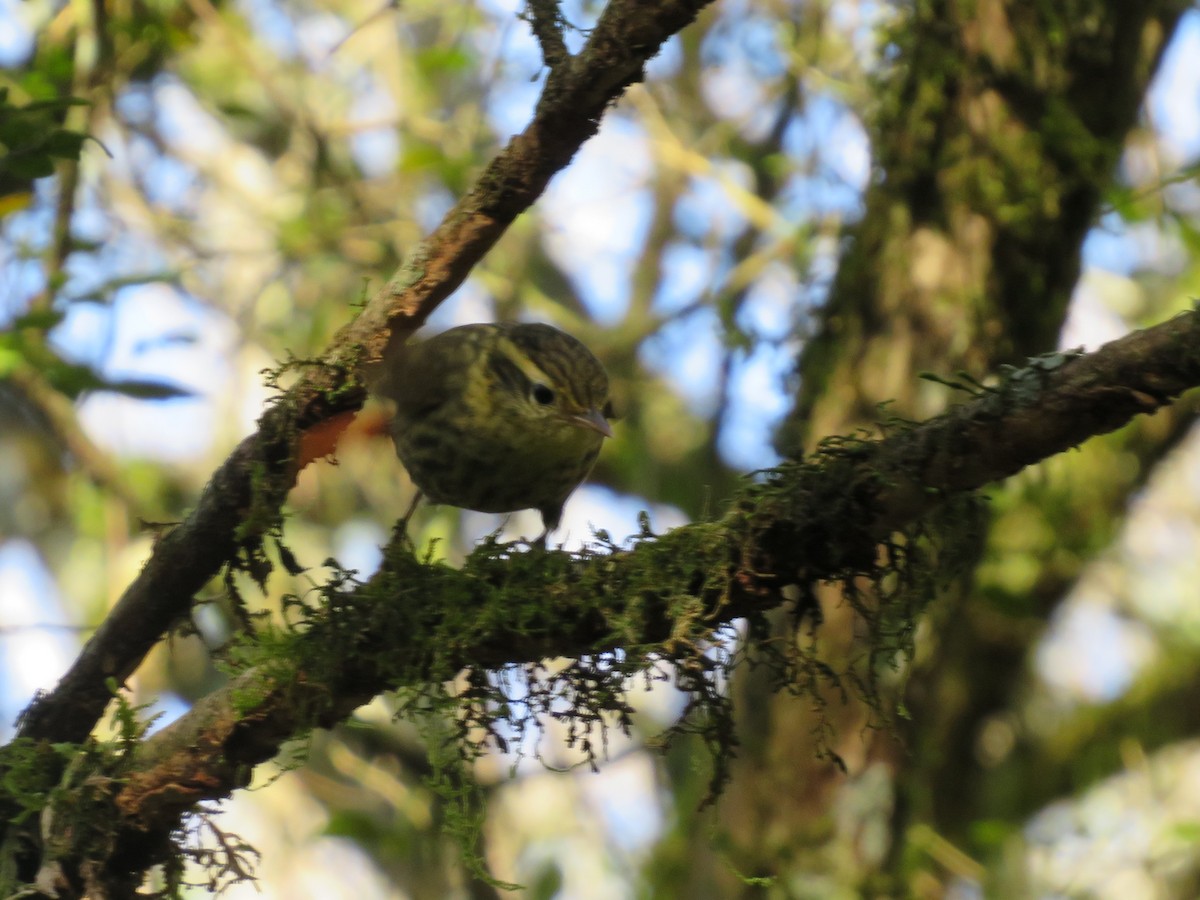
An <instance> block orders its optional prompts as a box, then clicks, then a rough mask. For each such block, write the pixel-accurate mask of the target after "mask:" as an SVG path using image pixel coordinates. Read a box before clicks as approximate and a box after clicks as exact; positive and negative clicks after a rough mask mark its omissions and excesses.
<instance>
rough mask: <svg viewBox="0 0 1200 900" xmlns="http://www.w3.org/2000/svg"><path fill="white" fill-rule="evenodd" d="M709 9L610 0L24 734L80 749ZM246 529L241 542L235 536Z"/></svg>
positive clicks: (178, 533)
mask: <svg viewBox="0 0 1200 900" xmlns="http://www.w3.org/2000/svg"><path fill="white" fill-rule="evenodd" d="M708 2H709V0H665V2H659V3H654V4H645V3H642V2H640V0H611V2H610V3H609V4H608V6H607V7H606V8H605V9H604V11H603V13H602V14H601V17H600V20H599V22H598V23H597V25H596V27H595V28H594V29H593V31H592V33H591V36H590V38H589V40H588V42H587V45H586V47H585V48H584V50H583V51H582V52H581V53H579V54H578V55H577V56H575V57H572V58H571V61H570V65H563V66H560V67H558V68H556V69H554V70H552V71H551V73H550V77H549V78H548V79H547V82H546V86H545V88H544V89H543V92H542V96H541V99H540V101H539V103H538V106H537V110H536V112H535V115H534V118H533V120H532V121H531V122H530V124H529V125H528V126H527V127H526V129H525V130H524V131H523V132H522V133H520V134H518V135H516V136H515V137H514V138H513V139H512V140H511V141H510V142H509V144H508V146H507V147H505V148H504V150H502V151H501V152H500V153H499V154H498V155H497V156H496V157H495V158H494V159H493V160H492V161H491V163H490V164H489V165H488V166H487V168H486V169H485V170H484V172H483V174H482V175H481V176H480V177H479V179H478V181H477V183H476V185H475V187H474V188H473V189H472V191H471V192H470V193H469V194H468V195H467V196H466V197H464V198H463V199H462V200H461V201H460V202H459V203H458V204H457V205H456V206H455V207H454V208H453V209H452V210H451V211H450V212H449V213H448V214H447V215H446V217H445V219H444V220H443V221H442V223H441V224H440V225H439V226H438V227H437V229H436V230H435V231H434V232H433V233H432V234H431V235H430V236H429V237H428V238H427V239H426V240H425V241H424V242H423V243H422V244H421V245H420V246H419V247H418V248H417V249H416V251H415V252H414V254H413V256H412V258H411V259H410V260H409V261H408V262H407V263H406V264H405V265H404V266H402V267H401V269H400V271H399V272H398V273H397V274H396V275H395V276H393V278H392V279H391V280H390V281H389V282H388V283H387V284H386V285H385V286H384V287H383V288H382V289H381V290H380V291H379V292H378V293H377V294H376V295H375V296H374V297H373V298H372V299H371V301H370V303H369V304H368V305H367V306H366V308H365V309H364V310H363V312H362V313H361V315H359V316H358V318H357V319H355V321H353V322H351V323H350V324H349V325H347V326H346V327H344V328H343V329H342V330H341V331H340V332H339V333H338V335H337V336H336V337H335V338H334V340H333V342H332V344H331V346H330V347H329V348H328V350H327V351H326V352H325V354H324V355H323V357H322V364H321V365H319V366H314V367H311V368H310V369H309V370H308V371H306V373H305V375H304V377H303V378H302V379H301V381H300V382H299V383H298V384H297V385H296V386H294V387H293V388H291V389H290V390H288V391H287V392H286V393H285V394H284V395H283V396H282V397H281V398H280V400H279V401H278V402H277V403H276V404H275V405H274V406H272V407H271V408H270V409H269V410H268V411H267V412H266V413H265V414H264V415H263V417H262V419H261V420H260V421H259V427H258V431H257V432H256V433H255V434H253V435H251V436H250V437H248V438H246V439H245V440H243V441H242V443H241V444H240V445H239V446H238V448H237V449H236V450H235V451H234V452H233V454H232V455H230V457H229V458H228V459H227V460H226V461H225V462H224V463H223V464H222V465H221V467H220V468H219V469H218V470H217V471H216V473H214V475H213V477H212V479H211V480H210V481H209V483H208V485H207V486H206V487H205V489H204V491H203V493H202V494H201V496H200V499H199V501H198V503H197V506H196V508H195V509H194V510H193V511H192V513H191V515H189V516H188V517H187V519H186V520H185V521H184V522H183V523H182V524H181V525H179V526H178V527H177V528H175V529H174V530H173V531H172V532H170V533H169V534H167V535H166V536H165V537H163V539H162V540H160V541H159V542H158V544H157V545H156V547H155V549H154V552H153V554H152V555H151V558H150V560H149V561H148V562H147V564H146V567H145V568H144V569H143V570H142V572H141V573H140V574H139V576H138V577H137V579H136V580H135V581H134V582H133V583H132V584H131V585H130V586H129V588H128V589H127V590H126V591H125V593H124V594H123V595H122V597H121V599H120V600H119V601H118V603H117V605H116V606H115V607H114V608H113V610H112V612H111V613H110V614H109V616H108V618H107V619H106V620H105V621H104V622H103V623H102V624H101V626H100V628H99V629H97V631H96V633H95V634H94V636H93V637H92V639H91V640H90V641H89V642H88V644H87V646H85V647H84V649H83V652H82V653H81V654H80V656H79V658H78V659H77V660H76V661H75V663H74V664H73V665H72V667H71V669H70V670H69V671H68V672H67V674H66V675H65V676H64V677H63V678H62V680H61V681H60V682H59V684H58V685H57V687H56V688H55V689H54V691H53V692H51V693H49V694H46V695H43V696H40V697H38V698H36V699H35V701H34V702H33V703H32V704H31V705H30V707H29V708H28V709H27V710H26V711H25V713H24V714H23V715H22V717H21V720H20V723H19V724H20V727H19V735H20V736H21V737H28V738H35V739H45V740H50V741H69V742H79V741H82V740H83V739H84V738H85V737H86V736H87V734H88V733H89V732H90V731H91V729H92V727H93V726H94V725H95V723H96V722H97V721H98V720H99V718H100V716H101V715H102V714H103V711H104V708H105V706H106V705H107V703H108V701H109V700H110V699H111V697H110V695H109V691H108V688H107V687H106V681H107V680H108V679H109V678H113V679H116V681H118V682H123V681H124V680H125V679H126V678H128V677H129V676H130V675H131V674H132V673H133V671H134V670H135V669H136V668H137V667H138V665H140V663H141V661H142V659H144V658H145V655H146V654H147V653H148V652H149V651H150V649H151V648H152V647H153V646H154V644H155V643H157V641H158V640H159V639H160V638H161V637H162V636H163V635H164V634H165V633H166V632H167V630H168V629H170V628H171V627H172V626H173V625H174V624H175V623H177V622H179V621H180V620H181V619H182V618H183V617H185V616H186V615H187V614H188V612H189V610H190V609H191V604H192V598H193V596H194V595H195V593H196V592H197V591H198V590H200V588H202V587H203V586H204V584H205V583H206V582H207V581H208V580H209V579H210V578H212V577H213V576H214V575H216V574H217V572H219V571H220V568H221V566H222V565H223V564H225V563H227V562H229V561H231V560H232V559H233V558H234V557H235V556H236V554H237V553H238V551H239V549H242V548H246V547H248V546H250V545H252V544H253V543H254V542H255V541H257V540H259V539H260V538H261V535H262V534H263V532H264V531H265V530H268V529H269V528H270V527H271V523H273V522H275V521H276V517H277V515H278V510H279V509H280V507H281V506H282V505H283V502H284V500H285V498H286V496H287V492H288V491H289V490H290V489H291V487H292V485H293V483H294V481H295V475H296V470H297V465H296V463H295V460H296V459H297V452H296V447H297V442H298V440H299V438H300V436H301V434H302V432H303V431H304V429H306V428H309V427H311V426H313V425H316V424H318V423H320V422H323V421H325V420H327V419H329V418H330V417H332V416H334V415H337V414H339V413H344V412H346V411H352V410H356V409H358V408H359V407H360V406H361V405H362V402H363V400H364V398H365V396H366V392H365V388H364V385H363V376H364V374H368V375H369V369H370V366H371V365H372V364H374V363H377V362H378V361H379V360H380V359H381V358H382V357H383V356H384V355H385V354H386V353H387V352H388V351H389V348H391V349H394V348H395V347H396V346H398V345H400V344H402V343H403V342H404V341H405V340H407V338H408V336H409V335H410V334H411V333H412V332H413V331H415V330H416V329H417V328H419V327H420V325H421V324H422V323H423V322H424V321H425V318H426V317H427V316H428V315H429V314H430V313H431V312H432V311H433V309H434V308H435V307H436V306H437V305H438V304H439V303H441V301H442V300H444V299H445V298H446V297H447V296H449V295H450V294H451V293H452V292H453V291H454V290H455V288H457V287H458V286H459V285H460V284H461V283H462V281H463V279H464V278H465V277H466V275H467V273H468V272H469V271H470V270H471V268H472V267H473V266H474V265H475V264H476V263H477V262H478V261H479V260H480V259H481V258H482V256H483V255H484V254H485V253H486V252H487V251H488V250H489V249H490V248H491V246H492V245H493V244H494V243H495V242H496V240H497V239H498V238H499V236H500V235H501V234H502V233H503V232H504V230H505V229H506V228H507V227H508V225H509V224H510V223H511V222H512V221H513V219H515V218H516V216H517V215H519V214H520V213H522V212H524V211H525V210H526V209H528V208H529V207H530V205H531V204H532V203H533V202H534V201H535V200H536V199H537V197H538V196H539V195H540V194H541V192H542V190H543V189H544V188H545V186H546V184H547V183H548V182H549V180H550V178H551V177H552V176H553V175H554V174H555V173H556V172H558V171H559V170H560V169H562V168H563V167H564V166H565V165H566V164H567V163H568V162H569V161H570V160H571V157H572V156H574V154H575V152H576V151H577V150H578V149H579V147H580V146H581V145H582V144H583V142H584V141H586V140H587V139H588V138H590V137H591V136H592V135H593V134H595V133H596V131H597V129H598V128H599V123H600V119H601V117H602V115H603V113H604V110H605V109H606V108H607V106H608V105H609V104H610V103H612V102H613V101H614V100H616V99H617V98H618V97H619V96H620V94H621V92H622V91H623V90H624V89H625V88H626V87H627V86H628V85H630V84H632V83H634V82H635V81H638V80H639V79H641V78H642V76H643V67H644V65H645V63H646V61H647V60H648V59H650V58H651V57H652V56H654V55H655V54H656V53H657V52H658V50H659V48H660V47H661V46H662V44H663V42H664V41H665V40H666V39H667V38H669V37H670V36H671V35H672V34H674V33H675V32H677V31H679V30H680V29H681V28H683V27H684V26H686V25H687V24H688V23H690V22H691V21H692V20H693V19H694V18H695V17H696V15H697V13H698V12H699V11H700V10H701V9H702V8H703V7H704V6H705V5H707V3H708ZM239 532H241V535H240V536H239Z"/></svg>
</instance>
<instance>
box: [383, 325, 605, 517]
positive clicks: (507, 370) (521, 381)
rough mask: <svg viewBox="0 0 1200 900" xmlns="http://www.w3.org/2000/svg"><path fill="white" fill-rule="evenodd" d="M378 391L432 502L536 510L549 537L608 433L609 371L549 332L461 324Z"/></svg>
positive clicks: (400, 364)
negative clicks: (389, 403) (392, 407)
mask: <svg viewBox="0 0 1200 900" xmlns="http://www.w3.org/2000/svg"><path fill="white" fill-rule="evenodd" d="M380 391H381V393H383V394H384V396H387V397H390V398H391V399H392V400H394V401H395V403H396V417H395V419H394V420H393V421H392V437H393V438H394V439H395V442H396V453H397V454H398V455H399V457H400V460H401V462H403V463H404V467H405V468H406V469H408V474H409V476H410V477H411V478H412V480H413V482H414V483H415V484H416V486H417V487H418V488H419V489H420V490H421V492H422V493H423V494H425V496H427V497H428V498H429V499H430V500H431V501H433V502H434V503H448V504H450V505H452V506H461V507H463V508H465V509H474V510H479V511H480V512H512V511H514V510H518V509H536V510H538V511H539V512H540V513H541V514H542V521H543V522H544V523H545V526H546V531H547V532H549V531H552V530H553V529H555V528H557V527H558V521H559V518H560V516H561V515H562V507H563V503H564V502H566V499H567V497H568V496H569V495H570V493H571V492H572V491H573V490H575V488H576V487H578V486H579V483H580V482H582V481H583V479H584V478H586V477H587V475H588V473H589V472H590V471H591V469H592V465H593V464H594V463H595V462H596V456H597V454H598V453H599V452H600V445H601V444H602V443H603V442H604V438H605V437H606V436H608V437H611V436H612V430H611V429H610V428H609V426H608V422H607V421H606V419H605V415H606V413H607V412H608V376H607V375H606V374H605V371H604V367H603V366H602V365H601V364H600V362H599V360H597V359H596V357H594V356H593V355H592V354H591V352H590V351H589V350H588V349H587V348H586V347H585V346H583V344H581V343H579V341H577V340H575V338H573V337H571V336H570V335H567V334H564V333H563V332H561V331H559V330H558V329H556V328H552V327H550V326H549V325H529V324H503V325H463V326H461V327H458V328H452V329H450V330H449V331H446V332H443V333H442V334H439V335H436V336H435V337H432V338H430V339H429V340H427V341H425V342H423V343H420V344H414V345H408V346H406V347H404V348H403V349H402V350H401V351H400V353H399V354H397V358H396V359H395V360H394V361H393V362H392V363H391V364H390V365H389V367H388V371H387V372H386V374H385V376H384V378H383V380H382V383H381V386H380Z"/></svg>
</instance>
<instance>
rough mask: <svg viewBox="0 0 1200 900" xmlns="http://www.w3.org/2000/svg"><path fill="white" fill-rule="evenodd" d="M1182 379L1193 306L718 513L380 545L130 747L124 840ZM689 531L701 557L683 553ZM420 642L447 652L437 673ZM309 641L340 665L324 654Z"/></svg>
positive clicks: (707, 606)
mask: <svg viewBox="0 0 1200 900" xmlns="http://www.w3.org/2000/svg"><path fill="white" fill-rule="evenodd" d="M1196 386H1200V312H1196V311H1193V312H1189V313H1185V314H1182V315H1180V316H1178V317H1176V318H1174V319H1172V320H1170V321H1167V322H1164V323H1162V324H1160V325H1157V326H1155V327H1153V328H1149V329H1146V330H1144V331H1140V332H1135V333H1133V334H1131V335H1128V336H1127V337H1124V338H1121V339H1119V340H1117V341H1114V342H1112V343H1110V344H1108V345H1106V346H1104V347H1102V348H1101V349H1100V350H1097V351H1096V352H1094V353H1091V354H1086V355H1074V354H1061V355H1058V356H1057V357H1050V358H1039V359H1038V360H1034V361H1032V364H1031V365H1030V366H1029V367H1028V368H1025V369H1021V370H1015V371H1011V372H1009V373H1008V375H1007V377H1006V378H1005V380H1004V381H1003V383H1002V385H1001V386H1000V387H999V388H997V389H995V390H994V391H990V392H984V393H982V394H981V395H980V396H978V397H977V398H975V399H974V400H972V401H970V402H968V403H965V404H963V405H961V406H958V407H956V408H954V409H952V410H951V411H949V412H948V413H946V414H944V415H942V416H939V417H937V418H935V419H932V420H929V421H928V422H925V423H923V424H921V425H919V426H915V427H912V428H909V429H905V430H901V431H898V432H896V433H894V434H892V435H890V436H888V437H885V438H883V439H881V440H879V441H874V442H867V441H863V442H859V443H852V444H849V445H847V447H848V449H846V450H844V451H843V452H838V453H827V454H826V455H825V456H824V457H823V459H822V461H821V462H820V463H819V464H814V463H813V462H812V461H811V460H809V461H805V462H803V463H793V464H789V465H788V466H785V467H784V468H782V469H780V470H779V471H778V472H776V473H775V475H774V477H773V478H772V481H771V483H770V484H769V485H768V486H767V487H763V486H751V487H749V488H748V489H747V490H745V491H744V492H743V494H742V496H741V497H739V498H738V499H737V500H736V501H735V502H734V503H733V505H732V506H731V508H730V510H729V511H728V512H727V513H726V514H725V515H724V516H723V517H722V518H721V519H719V520H718V521H716V522H710V523H700V524H696V525H690V526H685V527H682V528H679V529H676V530H675V531H672V532H670V533H668V534H666V535H662V536H661V537H658V538H654V539H651V540H646V541H643V542H641V543H639V544H638V545H637V546H636V547H635V548H634V549H633V550H631V551H629V552H623V553H614V554H611V555H589V556H585V557H581V558H573V557H571V556H569V555H568V554H564V553H553V552H552V553H543V554H542V555H541V556H539V557H537V558H536V559H533V560H532V562H531V564H530V565H529V566H517V565H515V564H512V563H513V560H514V559H515V558H516V557H511V556H510V557H509V558H508V559H507V560H506V561H505V562H504V564H503V565H498V566H497V567H496V568H494V569H492V570H490V571H491V572H492V574H491V575H490V576H486V575H485V576H481V573H480V571H472V572H466V571H463V572H459V571H455V570H451V569H448V568H446V567H444V566H424V565H422V564H420V563H419V562H418V561H417V560H415V559H414V558H413V556H412V554H411V552H409V551H407V550H405V549H403V548H401V547H398V546H395V545H393V546H392V547H389V548H388V550H387V552H386V554H385V562H384V565H383V567H382V568H381V570H380V571H379V572H378V573H377V574H376V575H375V576H374V577H373V578H372V579H371V580H370V581H369V582H368V583H367V584H365V585H360V586H357V587H356V588H354V589H353V590H349V591H346V592H345V593H338V594H336V601H337V602H336V609H331V610H329V611H327V612H326V613H325V614H323V616H322V617H320V618H318V619H317V620H315V621H314V623H313V624H312V625H311V628H310V630H309V631H308V632H306V633H305V635H304V637H303V640H302V641H301V642H300V645H299V648H298V652H297V653H296V654H295V656H294V657H293V658H290V659H289V660H288V661H287V662H286V663H284V664H282V665H274V664H273V665H272V666H271V667H270V668H269V670H268V669H267V668H257V669H250V670H248V671H246V672H244V673H243V674H241V675H240V676H238V677H237V678H235V679H234V680H233V681H232V682H231V683H230V684H229V685H228V686H226V687H225V688H223V689H222V690H220V691H217V692H215V693H214V694H212V695H210V696H209V697H207V698H205V699H204V700H203V701H201V702H200V703H198V704H197V705H196V707H195V708H194V709H193V710H192V711H191V712H190V713H188V714H187V715H185V716H184V717H182V718H181V719H180V720H178V721H177V722H175V723H174V724H172V725H171V726H169V727H168V728H166V729H164V730H163V731H162V732H160V733H159V734H157V735H155V736H154V737H152V738H150V739H149V740H148V741H147V742H146V743H145V744H144V745H143V746H142V747H141V748H140V749H139V751H138V758H137V759H138V761H137V765H136V768H137V771H136V772H135V773H134V774H133V775H132V776H131V777H130V778H129V780H128V782H127V784H126V786H125V787H124V788H123V790H122V791H121V793H120V794H119V796H118V798H117V806H118V808H119V809H120V811H121V813H122V815H123V816H124V822H123V825H122V829H123V834H124V835H125V837H124V838H123V839H124V840H127V841H130V842H132V843H134V844H136V843H137V842H138V841H143V840H144V839H145V836H146V834H147V833H151V834H164V833H166V832H168V831H170V829H171V828H173V827H174V826H175V825H177V824H178V821H179V817H180V816H182V815H184V814H185V813H186V812H187V811H188V810H189V809H190V808H191V807H192V806H193V805H194V804H196V803H198V802H201V801H203V800H212V799H217V798H220V797H224V796H227V795H228V794H229V793H230V792H232V791H233V790H235V789H237V788H238V787H240V786H242V785H244V784H245V783H246V781H247V780H248V778H249V774H250V772H251V770H252V768H253V766H254V765H256V764H258V763H260V762H263V761H264V760H267V759H269V758H271V757H272V756H274V755H275V753H276V752H277V751H278V749H279V747H280V745H281V744H282V742H284V741H285V740H287V739H289V738H291V737H294V736H296V735H297V734H301V733H303V732H304V731H306V730H307V729H310V728H312V727H314V726H329V725H331V724H333V723H334V722H336V721H338V720H340V719H342V718H344V717H346V716H347V715H349V714H350V713H351V712H352V711H353V710H354V709H355V708H356V707H357V706H358V705H360V704H361V703H363V702H365V701H367V700H368V699H369V698H370V697H372V696H374V695H375V694H377V693H380V692H382V691H384V690H388V689H392V688H397V687H401V686H412V685H417V684H421V683H427V682H429V681H436V680H439V679H446V678H450V677H452V676H453V674H454V672H455V671H456V670H457V667H466V666H471V667H476V668H491V669H496V668H500V667H502V666H505V665H508V664H511V663H517V662H529V661H536V660H540V659H544V658H547V657H554V656H575V657H577V656H581V655H587V654H593V653H598V652H603V651H605V650H611V649H613V648H615V647H623V648H626V649H633V648H641V649H643V650H645V649H647V648H649V650H650V651H651V652H659V653H661V654H662V655H664V656H670V655H671V654H672V653H673V652H674V650H673V648H677V647H679V646H680V645H681V644H687V643H688V642H696V641H702V640H703V639H704V636H705V635H706V634H711V632H712V631H713V630H714V629H716V628H718V627H719V626H720V625H722V624H723V623H727V622H730V621H732V620H734V619H737V618H742V617H747V616H755V615H758V614H761V613H762V612H764V611H766V610H768V609H771V608H773V607H776V606H779V605H781V604H782V603H783V602H784V596H785V595H790V596H795V594H794V592H793V591H791V590H789V586H792V585H797V584H798V583H803V582H811V581H815V580H821V579H835V578H841V577H844V576H845V574H846V573H847V572H854V571H858V570H861V569H862V568H863V567H864V566H869V565H870V561H871V560H872V559H874V558H875V554H876V546H877V544H878V542H880V541H883V540H886V539H887V538H888V537H889V536H890V535H891V534H892V533H893V532H894V531H895V530H897V529H900V528H903V527H905V526H908V525H910V524H912V523H914V522H915V521H917V520H918V519H919V518H921V517H922V516H925V515H926V514H928V513H931V512H933V511H934V510H935V509H936V508H937V507H939V506H940V505H941V504H942V503H943V502H944V501H945V500H946V499H948V498H950V497H952V496H954V495H955V494H961V493H962V492H966V491H971V490H974V489H976V488H979V487H982V486H983V485H985V484H987V483H989V482H992V481H995V480H998V479H1002V478H1005V477H1008V476H1010V475H1012V474H1014V473H1016V472H1018V471H1020V470H1021V469H1022V468H1024V467H1026V466H1028V465H1030V464H1032V463H1034V462H1037V461H1040V460H1042V459H1045V458H1048V457H1050V456H1053V455H1055V454H1058V453H1061V452H1063V451H1065V450H1068V449H1071V448H1073V447H1075V446H1077V445H1078V444H1079V443H1081V442H1082V441H1084V440H1086V439H1087V438H1088V437H1091V436H1094V435H1099V434H1103V433H1106V432H1109V431H1112V430H1114V429H1116V428H1119V427H1121V426H1122V425H1124V424H1126V423H1127V422H1129V421H1130V420H1131V419H1132V418H1133V417H1135V416H1136V415H1138V414H1140V413H1150V412H1153V411H1154V410H1156V409H1158V408H1160V407H1162V406H1164V405H1166V404H1168V403H1169V402H1171V400H1172V399H1173V398H1174V397H1176V396H1178V395H1179V394H1181V393H1182V392H1184V391H1185V390H1188V389H1190V388H1193V387H1196ZM698 546H703V548H704V551H703V559H704V560H705V561H706V562H704V563H699V564H698V563H696V562H695V560H696V559H697V553H696V549H695V548H696V547H698ZM520 556H524V557H526V558H530V559H532V557H530V555H529V554H520ZM643 574H645V575H646V576H647V577H645V578H642V577H640V576H641V575H643ZM555 578H558V579H559V581H557V582H556V581H555ZM801 596H804V594H803V591H802V592H801ZM530 597H533V598H535V602H533V603H530V602H529V598H530ZM522 598H523V599H522ZM434 642H436V646H437V647H439V648H450V649H448V650H447V651H446V654H447V655H446V656H443V657H442V658H441V660H442V665H441V667H439V668H437V669H434V668H431V663H430V660H431V659H434V658H435V656H434V654H433V653H432V651H431V649H430V647H431V646H432V645H433V644H434ZM330 647H335V648H337V650H336V651H330V650H329V648H330ZM306 648H307V649H306ZM322 653H325V654H327V657H328V656H330V655H331V656H335V657H336V660H335V661H334V662H333V663H330V662H328V661H326V662H321V659H322V656H321V654H322ZM447 656H448V658H447Z"/></svg>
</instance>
